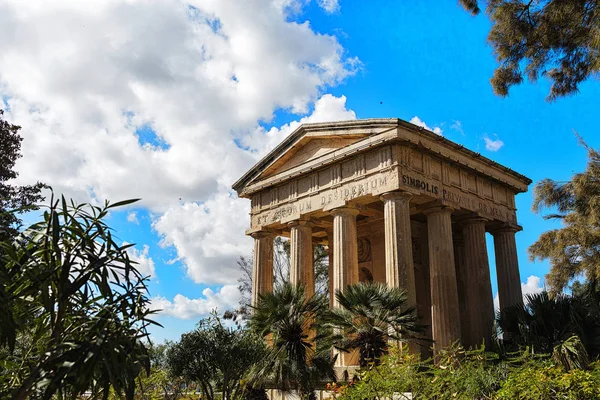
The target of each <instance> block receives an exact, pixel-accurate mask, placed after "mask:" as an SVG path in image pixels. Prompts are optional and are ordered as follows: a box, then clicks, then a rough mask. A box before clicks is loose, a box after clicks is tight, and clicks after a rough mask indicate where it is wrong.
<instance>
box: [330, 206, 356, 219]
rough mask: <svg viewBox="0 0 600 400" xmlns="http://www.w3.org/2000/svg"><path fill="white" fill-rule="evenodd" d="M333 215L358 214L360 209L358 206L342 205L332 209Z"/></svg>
mask: <svg viewBox="0 0 600 400" xmlns="http://www.w3.org/2000/svg"><path fill="white" fill-rule="evenodd" d="M330 213H331V215H333V216H334V217H335V216H336V215H354V216H356V215H358V214H360V211H359V210H358V209H357V208H353V207H340V208H334V209H333V210H331V211H330Z"/></svg>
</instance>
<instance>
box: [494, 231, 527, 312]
mask: <svg viewBox="0 0 600 400" xmlns="http://www.w3.org/2000/svg"><path fill="white" fill-rule="evenodd" d="M517 231H518V229H517V228H513V227H504V228H501V229H497V230H495V231H493V232H492V235H494V252H495V254H496V275H497V276H498V297H499V299H500V309H503V308H505V307H508V306H511V305H513V304H517V303H522V302H523V293H522V291H521V277H520V275H519V259H518V258H517V243H516V241H515V233H517Z"/></svg>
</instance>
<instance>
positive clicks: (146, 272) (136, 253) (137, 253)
mask: <svg viewBox="0 0 600 400" xmlns="http://www.w3.org/2000/svg"><path fill="white" fill-rule="evenodd" d="M125 244H126V243H125ZM149 251H150V247H149V246H148V245H144V246H143V248H142V250H139V249H137V248H136V247H130V248H129V249H127V254H128V255H129V259H130V260H132V261H134V262H136V263H137V265H136V268H137V270H138V271H140V273H141V274H142V276H147V277H150V278H155V277H156V271H155V268H154V260H152V258H151V257H150V256H148V252H149Z"/></svg>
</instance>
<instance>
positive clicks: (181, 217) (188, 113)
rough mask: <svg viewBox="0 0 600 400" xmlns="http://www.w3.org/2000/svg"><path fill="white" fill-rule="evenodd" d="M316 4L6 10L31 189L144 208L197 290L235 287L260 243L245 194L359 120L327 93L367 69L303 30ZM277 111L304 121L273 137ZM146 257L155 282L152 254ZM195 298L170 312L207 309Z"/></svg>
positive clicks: (9, 95)
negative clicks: (279, 162) (316, 133)
mask: <svg viewBox="0 0 600 400" xmlns="http://www.w3.org/2000/svg"><path fill="white" fill-rule="evenodd" d="M295 3H299V4H300V6H299V7H300V8H298V7H294V4H295ZM302 3H303V2H302V1H300V0H298V1H293V0H285V1H282V0H248V1H243V2H229V1H211V2H206V1H200V0H188V1H183V0H165V1H160V2H148V1H145V0H98V1H96V2H95V3H94V7H90V6H89V5H88V4H87V3H86V2H81V1H77V0H56V1H52V2H47V1H43V0H31V1H27V2H23V1H21V0H5V1H3V2H0V37H2V42H1V43H0V97H1V98H2V99H3V101H4V103H5V104H4V106H5V108H6V109H7V113H6V117H7V118H8V119H9V120H11V121H14V122H15V123H18V124H19V125H22V126H23V129H22V131H21V133H22V136H23V137H24V142H23V148H22V150H23V158H22V159H20V160H19V162H18V164H17V170H18V171H19V173H20V176H19V182H18V183H24V184H28V183H32V182H35V181H38V180H39V181H43V182H45V183H47V184H49V185H51V186H53V188H54V190H55V191H56V192H59V193H65V194H66V195H67V196H70V197H74V198H75V199H76V200H83V201H89V200H90V199H91V200H95V199H98V200H103V199H105V198H107V199H110V200H112V201H117V200H121V199H127V198H138V197H141V198H142V200H141V202H140V203H138V206H139V207H145V208H147V209H149V210H150V212H151V215H153V216H154V218H155V221H154V224H153V227H154V229H155V231H156V232H157V233H158V234H159V235H160V236H161V237H162V243H163V245H165V246H174V248H175V249H176V250H177V254H178V259H179V260H181V261H182V262H183V263H184V266H185V269H186V271H187V274H188V275H189V276H190V277H191V278H192V279H193V280H194V281H196V282H203V283H222V284H227V283H233V282H235V281H236V278H237V271H236V267H235V259H236V258H237V257H238V256H239V255H245V254H248V253H249V252H250V251H251V244H250V241H249V240H248V239H247V238H245V237H244V229H245V228H246V227H247V225H248V222H249V218H248V208H249V205H248V204H247V203H248V202H247V201H245V200H238V199H237V198H236V197H235V195H234V194H232V193H231V189H230V186H231V184H232V183H233V182H234V181H235V180H236V179H237V178H239V177H240V176H241V175H242V174H243V172H245V171H246V170H247V169H248V168H250V167H251V166H252V165H253V164H254V163H255V162H256V161H257V160H258V159H259V157H260V156H261V155H263V154H264V153H265V152H266V151H267V150H268V149H269V148H270V147H273V145H274V144H275V143H276V142H278V141H280V140H281V139H282V138H283V137H284V136H285V135H286V134H288V133H289V132H291V131H292V130H293V129H294V128H295V127H297V126H298V124H299V123H302V122H317V121H325V120H328V119H353V118H355V117H356V116H355V115H354V113H353V112H352V111H349V110H347V109H346V107H345V101H346V99H345V97H343V96H341V97H334V96H331V95H323V92H324V89H325V88H327V87H328V86H331V85H336V84H337V83H339V82H341V81H342V80H343V79H344V78H346V77H347V76H348V75H350V74H352V73H354V71H355V69H356V68H357V66H358V64H359V62H358V61H357V60H356V59H355V58H352V57H349V56H348V55H347V54H346V52H345V50H344V48H343V47H342V46H341V45H340V43H339V42H338V41H337V39H336V38H335V37H334V36H331V35H326V34H321V33H319V32H316V31H315V30H313V28H312V26H311V25H310V23H309V22H308V21H306V22H303V21H301V22H295V21H296V20H301V16H299V15H298V14H294V15H293V17H294V18H291V16H290V14H289V13H292V12H296V11H297V10H298V9H301V4H302ZM320 4H321V5H322V6H323V8H324V9H325V10H327V11H331V12H333V11H335V10H336V9H337V7H338V4H337V2H335V1H321V2H320ZM32 27H34V28H32ZM277 109H286V110H288V111H290V112H292V113H295V114H298V121H297V122H294V123H290V124H288V125H285V126H283V127H280V128H273V129H271V130H264V129H262V128H260V125H259V121H263V122H264V121H267V122H268V121H269V120H270V119H271V118H272V116H273V114H274V112H275V111H276V110H277ZM311 110H312V112H311ZM241 143H243V144H244V145H240V144H241ZM128 220H129V221H130V222H133V223H135V222H136V220H137V216H136V215H135V214H133V213H132V214H129V217H128ZM135 251H137V253H133V254H132V256H136V257H138V259H140V260H144V262H145V264H144V265H145V268H147V271H150V272H152V273H154V272H153V270H154V264H153V262H151V261H152V260H151V258H149V257H148V256H147V251H146V250H145V248H144V250H142V251H138V250H135ZM223 290H224V289H222V290H221V291H219V292H217V293H215V294H213V293H212V292H210V295H211V296H213V300H211V301H216V300H214V298H218V297H219V296H224V294H222V293H223ZM227 290H232V289H231V288H229V289H227ZM188 300H189V299H188ZM205 300H206V301H208V300H207V299H205ZM186 301H187V300H185V299H184V298H183V297H180V298H176V299H173V302H172V303H170V304H171V305H172V307H170V308H169V307H166V308H165V309H168V310H175V309H187V308H193V307H196V309H201V308H202V307H200V306H198V304H208V303H206V302H205V303H203V301H204V300H202V299H197V300H189V302H186ZM198 302H200V303H198ZM184 303H185V304H188V305H186V306H183V305H182V304H184ZM189 304H193V305H194V306H193V307H192V306H191V305H189ZM211 304H212V303H211ZM211 304H209V305H207V306H206V307H205V308H204V309H205V310H207V309H209V308H210V307H211V306H212V305H211ZM172 313H175V311H172ZM179 314H181V315H187V314H185V312H182V313H179Z"/></svg>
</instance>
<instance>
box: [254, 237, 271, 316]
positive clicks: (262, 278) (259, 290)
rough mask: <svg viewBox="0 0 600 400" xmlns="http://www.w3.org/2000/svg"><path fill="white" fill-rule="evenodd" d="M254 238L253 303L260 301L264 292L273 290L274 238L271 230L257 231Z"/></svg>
mask: <svg viewBox="0 0 600 400" xmlns="http://www.w3.org/2000/svg"><path fill="white" fill-rule="evenodd" d="M252 237H253V238H254V263H253V267H252V305H253V306H255V305H256V304H257V303H258V298H259V296H260V295H261V294H263V293H270V292H272V291H273V240H274V239H275V236H274V235H273V234H272V233H270V232H256V233H253V234H252Z"/></svg>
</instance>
